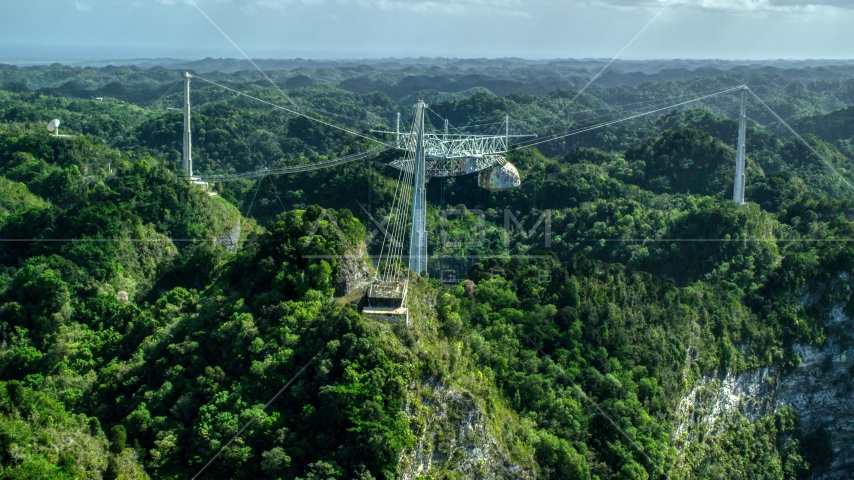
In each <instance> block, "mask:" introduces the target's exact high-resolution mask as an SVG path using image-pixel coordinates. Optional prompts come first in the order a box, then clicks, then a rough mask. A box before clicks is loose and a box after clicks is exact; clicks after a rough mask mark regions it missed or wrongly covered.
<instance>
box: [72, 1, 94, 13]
mask: <svg viewBox="0 0 854 480" xmlns="http://www.w3.org/2000/svg"><path fill="white" fill-rule="evenodd" d="M74 8H76V9H77V10H78V11H80V12H91V11H92V7H90V6H89V5H87V4H85V3H83V2H80V1H76V2H74Z"/></svg>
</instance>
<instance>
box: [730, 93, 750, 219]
mask: <svg viewBox="0 0 854 480" xmlns="http://www.w3.org/2000/svg"><path fill="white" fill-rule="evenodd" d="M747 92H748V88H747V85H744V86H742V87H741V119H740V121H739V124H738V150H737V154H736V160H735V181H734V182H733V189H732V200H733V201H734V202H735V204H736V205H747V202H745V201H744V184H745V155H746V153H747V144H746V143H747V138H746V137H747Z"/></svg>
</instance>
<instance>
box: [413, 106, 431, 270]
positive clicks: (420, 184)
mask: <svg viewBox="0 0 854 480" xmlns="http://www.w3.org/2000/svg"><path fill="white" fill-rule="evenodd" d="M426 106H427V105H425V104H424V102H423V101H419V102H418V105H417V106H416V108H415V138H416V145H415V164H414V167H413V168H414V169H415V172H414V173H415V174H414V178H413V187H412V232H411V235H410V237H409V242H410V243H409V269H410V270H412V271H413V272H415V273H417V274H419V275H420V274H423V273H424V272H426V271H427V195H426V183H427V178H426V165H425V154H424V108H425V107H426Z"/></svg>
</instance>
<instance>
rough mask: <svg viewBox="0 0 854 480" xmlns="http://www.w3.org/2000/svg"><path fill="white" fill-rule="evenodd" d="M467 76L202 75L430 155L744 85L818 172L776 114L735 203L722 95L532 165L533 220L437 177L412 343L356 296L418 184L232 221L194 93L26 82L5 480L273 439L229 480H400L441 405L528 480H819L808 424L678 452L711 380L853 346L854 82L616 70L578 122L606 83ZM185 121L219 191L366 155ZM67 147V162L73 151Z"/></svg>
mask: <svg viewBox="0 0 854 480" xmlns="http://www.w3.org/2000/svg"><path fill="white" fill-rule="evenodd" d="M471 70H472V71H466V70H464V69H462V68H461V67H459V66H454V67H447V66H446V67H442V66H436V65H434V66H422V67H418V68H415V67H408V68H405V69H393V68H374V67H337V68H307V67H299V68H295V69H293V70H279V71H274V72H270V78H271V79H272V80H273V81H274V83H276V85H275V86H273V85H270V84H269V83H268V82H267V81H266V80H265V79H264V78H263V77H261V76H260V75H258V74H256V73H254V72H250V71H239V72H235V73H220V72H211V73H202V74H200V75H201V76H203V77H205V78H210V79H212V80H214V81H217V82H221V83H224V84H227V85H228V86H230V87H232V88H236V89H239V90H241V91H244V92H248V93H251V94H252V95H254V96H257V97H260V98H263V99H265V100H267V101H269V102H271V103H274V104H279V105H283V106H287V107H288V108H291V109H296V110H299V111H301V112H304V113H306V114H307V115H308V116H310V117H313V118H318V119H322V120H323V121H324V122H325V123H326V124H333V125H340V126H344V127H346V128H348V129H355V130H356V131H358V132H359V133H362V134H370V130H371V129H372V128H380V129H388V128H394V121H395V117H396V114H397V112H402V114H403V117H404V124H406V121H407V120H408V121H411V119H412V117H411V108H410V107H411V104H412V103H413V102H414V101H415V100H417V99H418V98H427V99H431V100H430V103H431V105H430V108H431V109H432V113H431V114H430V117H429V118H430V121H431V122H432V126H433V127H435V128H437V129H441V128H442V118H447V119H448V120H449V121H450V124H451V125H452V126H454V127H455V128H458V129H460V130H462V131H472V132H480V133H488V132H497V131H501V130H502V129H503V128H504V123H503V119H504V117H505V116H506V115H509V116H510V117H511V118H512V124H511V128H512V131H513V133H519V134H523V133H537V134H539V135H541V136H547V135H549V134H554V133H560V132H564V131H569V130H573V129H576V128H580V127H584V126H590V125H595V124H598V123H600V122H602V121H608V120H613V119H618V118H624V117H626V116H630V115H633V114H635V113H638V112H643V111H649V110H656V109H661V108H663V107H665V106H667V105H671V104H674V103H679V102H682V101H684V100H687V99H691V98H696V97H697V96H700V95H701V94H702V92H711V91H718V90H722V89H725V88H729V87H732V86H736V85H739V84H741V83H747V84H749V85H750V86H751V88H752V89H753V90H754V92H756V93H757V94H758V95H760V96H761V97H762V98H763V99H764V100H765V101H766V102H768V104H769V105H771V106H772V108H774V109H775V110H776V111H777V112H778V113H780V114H781V115H783V117H784V118H786V119H787V121H788V122H789V123H791V124H792V125H793V126H794V127H795V129H796V130H798V131H800V132H801V133H802V134H803V135H804V138H805V141H807V142H808V143H809V144H810V145H811V146H812V147H813V148H814V149H815V150H816V151H818V152H819V153H820V154H821V155H822V158H823V160H822V159H819V158H817V157H816V156H814V155H812V153H811V152H810V151H809V150H808V149H807V148H806V147H804V145H802V144H801V143H800V142H798V141H797V140H795V139H793V138H792V137H791V136H790V135H789V134H788V132H787V131H786V130H785V129H784V128H783V126H782V125H779V124H778V123H777V122H776V119H775V118H774V117H772V116H771V115H770V114H769V113H768V112H767V111H765V110H762V109H761V107H760V106H759V104H758V103H755V102H753V101H751V103H750V104H749V109H750V110H749V117H750V122H749V128H748V132H747V139H748V142H747V150H748V173H747V175H748V182H747V197H748V200H749V202H750V203H749V205H747V206H736V205H735V204H733V202H732V201H731V200H730V198H731V197H732V179H733V175H734V168H735V150H734V145H735V142H736V137H737V129H738V124H737V120H736V119H735V117H736V115H737V112H738V106H739V103H738V97H737V96H736V95H735V94H730V95H722V96H718V97H714V98H711V99H709V100H704V101H702V102H697V103H690V104H686V105H684V106H682V107H680V108H674V109H663V110H662V111H661V112H659V113H658V114H656V115H652V116H648V117H643V118H640V119H637V120H632V121H629V122H626V123H621V124H615V125H612V126H607V127H604V128H601V129H597V130H593V131H590V132H588V133H584V134H580V135H573V136H568V137H566V138H563V139H561V140H560V141H556V142H551V143H544V144H542V145H539V146H538V147H537V148H527V149H519V150H516V151H514V152H511V153H510V154H509V155H508V160H510V161H511V162H512V163H513V164H514V165H516V166H517V168H518V169H519V171H520V173H521V175H522V178H523V182H522V186H521V187H519V188H517V189H514V190H511V191H507V192H492V191H487V190H483V189H479V188H477V181H476V179H475V178H473V176H468V177H458V178H452V179H446V180H442V179H433V180H432V181H431V182H430V183H429V184H428V200H429V202H430V204H429V211H428V214H429V219H428V228H429V231H430V237H429V242H430V243H429V249H430V253H431V255H434V256H436V257H437V258H446V259H448V260H447V262H448V263H447V265H446V264H443V263H442V262H443V260H440V261H438V262H436V263H437V265H435V266H434V267H433V268H434V270H435V271H433V270H431V273H432V275H431V277H432V278H415V277H413V278H412V281H411V287H410V288H411V294H410V297H411V301H410V302H411V311H412V315H413V325H412V326H411V327H409V328H407V327H406V326H403V325H395V324H387V323H383V322H378V321H376V320H372V319H369V318H365V317H363V316H362V315H361V314H360V313H359V311H358V306H357V304H356V303H353V302H349V301H347V300H346V299H341V298H336V291H337V290H338V287H339V280H338V278H339V273H340V272H341V271H342V270H343V269H344V268H345V266H344V265H343V264H344V262H345V261H346V258H347V255H348V254H350V253H351V252H354V251H360V246H361V245H367V250H368V252H373V253H376V252H377V250H378V248H379V245H380V244H381V242H382V235H381V234H379V233H378V232H377V228H376V227H377V225H376V224H375V221H377V222H378V221H379V220H382V219H383V218H385V217H386V216H387V215H388V214H389V212H390V210H391V203H392V200H393V197H394V192H395V185H396V181H397V175H396V171H395V170H394V169H392V168H391V167H389V166H388V163H389V162H390V161H391V160H393V159H394V158H396V157H395V156H396V152H394V151H387V152H384V153H382V154H380V155H378V156H376V157H374V158H370V159H368V160H364V161H361V162H356V163H349V164H345V165H342V166H339V167H336V168H334V169H329V170H318V171H312V172H307V173H304V174H299V175H293V176H278V177H264V178H261V179H258V180H255V181H249V180H245V181H240V182H231V183H217V184H214V185H213V187H212V188H213V192H215V193H216V195H209V194H208V193H206V192H204V191H202V190H201V189H199V188H197V187H195V186H192V185H189V184H188V183H187V182H186V181H185V180H183V179H182V178H181V174H182V172H180V171H179V170H178V166H177V165H178V163H179V157H180V152H181V133H180V132H181V125H182V122H183V117H182V113H181V112H180V111H178V110H176V108H177V107H179V106H180V104H181V101H182V99H183V94H182V93H181V88H180V84H181V77H180V72H179V71H173V70H167V69H165V68H151V69H141V68H135V67H111V68H104V69H95V68H73V67H63V66H61V65H54V66H51V67H43V68H42V67H39V68H17V67H16V68H2V69H0V85H2V89H0V478H10V479H12V478H14V479H19V478H20V479H25V478H68V479H71V478H108V479H137V478H164V479H171V478H190V477H192V476H193V475H194V474H195V473H196V472H197V471H199V469H200V468H202V466H204V465H205V464H206V463H207V462H208V460H209V459H210V458H211V457H212V456H213V455H215V454H216V453H217V452H219V451H220V450H221V449H222V448H223V447H224V446H225V445H226V442H227V441H228V440H229V439H230V438H231V437H232V436H233V435H234V434H236V433H237V432H238V431H239V430H240V429H241V427H242V426H243V425H244V424H245V423H246V422H247V421H249V420H250V419H254V421H253V422H252V423H251V425H250V426H249V427H248V428H247V429H246V430H245V431H243V432H242V434H241V435H240V437H239V438H238V439H237V440H236V441H234V443H231V444H230V445H228V447H227V448H225V449H224V450H223V451H222V454H221V455H220V456H219V457H218V458H217V460H216V461H215V462H213V463H212V464H211V465H210V467H208V469H207V470H206V472H205V474H204V475H205V476H206V477H208V478H235V479H237V478H277V479H278V478H281V479H296V478H304V479H330V478H342V479H343V478H360V479H371V478H377V479H380V478H397V477H398V476H399V475H400V474H401V472H402V469H403V468H404V467H405V463H406V461H405V459H406V458H409V455H410V454H409V452H412V451H413V449H417V448H419V447H418V446H419V445H420V444H421V443H423V442H422V440H423V433H422V430H423V428H424V425H425V422H426V420H425V419H424V418H423V417H419V416H418V415H414V414H412V412H413V411H415V410H416V409H417V408H416V407H417V406H419V405H420V407H419V408H427V407H424V405H425V403H424V398H423V392H422V390H423V389H424V388H425V385H426V386H432V387H430V388H434V387H436V386H437V385H443V386H444V387H448V388H453V389H456V391H460V392H464V393H465V394H466V395H469V396H471V397H472V398H474V399H475V402H476V404H477V405H478V408H480V409H481V410H482V411H484V412H486V416H487V417H488V418H489V419H490V421H488V422H487V424H488V427H487V429H488V433H489V435H490V436H491V438H495V439H496V442H497V443H498V444H499V446H500V448H501V449H502V451H504V452H506V455H507V458H508V462H512V463H513V464H515V465H517V466H518V467H519V468H520V471H523V472H525V473H524V474H519V477H520V478H523V477H525V476H529V477H536V478H579V479H581V478H595V479H600V480H605V479H617V478H629V479H653V478H655V479H658V478H703V479H705V478H709V479H711V478H724V477H726V478H745V479H747V478H750V479H754V478H765V479H778V478H780V479H782V478H786V479H799V478H809V476H810V475H811V474H815V473H816V472H821V471H822V469H824V468H826V467H827V465H828V464H829V462H830V455H831V454H830V453H829V452H828V450H829V449H827V448H825V449H822V448H818V447H817V446H816V445H821V441H822V440H821V438H820V434H819V433H815V432H812V431H804V430H802V429H801V426H800V423H799V420H798V418H797V414H796V413H795V412H794V411H793V410H792V409H790V408H781V409H779V410H777V411H775V412H767V413H765V414H763V415H760V416H759V417H758V418H752V419H750V418H748V417H747V416H742V417H739V418H736V419H733V420H732V421H731V422H729V423H727V424H726V425H725V426H724V427H723V428H722V430H721V431H719V432H717V433H716V434H715V435H711V434H708V433H707V432H706V433H704V432H698V431H693V430H690V429H689V432H688V435H687V437H686V438H687V440H686V439H684V438H676V437H675V436H674V433H673V432H674V431H675V430H676V429H677V424H680V422H684V420H685V419H684V418H680V416H679V412H678V407H679V403H680V399H681V398H683V397H684V396H685V395H686V393H687V392H688V391H689V390H691V388H692V386H693V385H694V384H695V383H696V382H697V381H698V380H699V379H701V378H703V377H709V376H712V377H715V376H718V377H720V376H725V375H727V374H735V373H739V372H744V371H747V370H749V369H753V368H757V367H770V368H776V369H780V370H781V371H784V372H785V371H789V370H792V369H795V368H797V367H798V365H799V364H800V362H801V361H802V359H801V358H800V356H799V354H798V353H797V350H796V349H794V348H793V347H794V346H795V345H796V344H809V345H821V344H823V343H824V342H825V341H826V339H827V336H828V335H830V334H834V335H837V336H841V338H843V339H847V340H846V341H850V334H849V333H848V332H845V331H843V330H841V329H840V327H839V326H838V325H834V324H831V323H829V322H828V321H827V318H828V317H829V313H830V309H831V308H832V306H833V305H834V304H838V303H839V302H842V304H844V305H845V306H844V312H845V313H846V314H854V309H852V307H851V303H850V302H851V287H850V283H849V282H847V281H838V279H840V278H843V277H845V276H846V275H847V276H848V277H845V278H850V272H851V271H852V268H854V246H852V244H851V243H850V242H848V241H843V240H846V239H850V238H852V236H853V235H854V223H852V220H854V217H852V212H854V201H852V198H854V188H852V186H851V184H852V182H854V147H852V145H854V133H852V132H854V129H852V126H854V116H852V109H854V106H852V105H854V96H852V92H854V71H852V70H851V67H847V66H845V67H822V68H815V69H781V68H771V67H768V68H746V67H744V68H741V67H740V68H734V69H732V70H730V71H720V70H716V69H708V70H704V71H700V70H697V71H696V72H694V73H692V72H689V71H687V70H686V72H688V73H685V72H682V73H678V74H674V73H672V72H671V73H667V72H666V71H664V70H662V71H660V72H657V73H655V72H653V73H644V74H643V75H634V76H633V75H631V74H629V73H625V72H618V73H615V76H614V77H613V78H611V79H610V80H607V81H604V82H602V84H601V85H597V86H596V87H595V88H593V89H592V90H591V91H590V93H589V94H584V95H581V96H579V97H578V98H577V99H576V100H575V101H573V98H574V97H575V96H576V95H575V93H574V91H573V89H574V88H578V87H580V86H581V85H583V83H581V85H580V84H579V82H580V81H581V80H580V79H582V78H587V77H584V74H585V72H586V70H585V67H584V66H583V65H582V66H579V65H575V64H570V65H563V66H560V65H558V66H554V65H552V66H543V65H533V64H525V65H522V66H517V67H516V68H515V70H513V72H515V73H514V75H516V78H515V79H511V78H505V76H502V75H505V74H503V73H500V72H501V69H495V68H488V67H480V68H479V69H478V68H475V67H472V68H471ZM638 78H643V79H644V80H643V81H637V79H638ZM633 79H634V80H633ZM502 82H503V83H502ZM513 82H515V83H513ZM517 84H518V85H517ZM520 85H521V86H520ZM193 89H194V90H193V95H194V96H193V99H194V116H193V129H194V138H193V141H194V157H195V159H196V165H197V171H199V172H203V173H230V172H246V171H251V170H256V169H258V168H262V167H265V166H272V165H295V164H301V163H311V162H317V161H321V160H325V159H330V158H335V157H339V156H343V155H346V154H349V153H353V152H358V151H363V150H366V149H368V148H370V147H372V146H373V145H372V143H371V142H370V141H369V140H366V139H364V138H359V137H356V136H353V135H351V134H349V133H346V132H344V131H342V130H339V129H336V128H333V127H331V126H329V125H325V124H321V123H317V122H313V121H312V120H311V119H308V118H305V117H299V116H295V115H292V114H289V113H287V112H284V111H282V110H277V109H274V108H272V107H270V106H269V105H264V104H257V103H253V102H252V101H251V99H248V98H241V97H238V96H236V95H235V94H233V93H229V92H227V91H223V90H221V89H218V88H217V87H215V86H211V85H207V84H205V83H204V82H202V81H197V80H194V83H193ZM95 97H98V98H102V100H98V99H96V98H95ZM52 118H61V119H62V121H63V126H62V133H66V134H70V135H73V138H72V137H68V138H66V137H56V136H53V135H50V134H48V132H47V131H45V128H44V125H45V124H46V122H47V121H49V120H50V119H52ZM471 125H475V127H471V128H468V126H471ZM404 127H405V125H404ZM377 135H379V134H377ZM825 162H827V163H825ZM831 167H832V169H831ZM449 211H454V212H455V213H453V214H452V215H449V214H448V212H449ZM510 214H512V216H513V218H514V219H515V220H516V221H518V222H519V225H520V226H519V228H516V227H513V228H511V230H510V232H509V233H507V232H506V231H505V225H512V224H510V223H507V222H509V220H508V219H509V217H508V215H510ZM543 219H547V220H543ZM537 225H539V226H537ZM532 227H535V228H533V229H532ZM449 239H450V240H451V241H449ZM833 240H840V241H833ZM456 257H459V258H473V257H474V258H477V259H478V260H477V261H472V262H468V263H465V262H462V263H459V264H455V263H453V259H454V258H456ZM449 265H450V266H449ZM443 268H455V269H457V270H458V271H457V279H456V281H454V282H450V283H447V284H443V283H442V282H441V281H439V280H438V279H437V277H440V271H441V270H442V269H443ZM811 296H815V297H816V298H821V301H818V302H807V301H805V298H807V297H811ZM292 379H293V383H290V384H289V382H290V381H291V380H292ZM286 384H289V387H288V389H286V390H285V391H284V393H282V394H281V396H279V397H278V398H277V399H276V400H275V402H273V403H272V404H271V405H270V407H269V408H268V409H266V410H264V409H262V407H263V406H264V404H265V403H266V402H267V401H268V400H269V399H270V398H271V397H273V396H274V395H275V394H276V393H277V392H279V390H280V389H281V388H282V387H283V386H285V385H286ZM444 387H443V388H444ZM436 388H438V387H436ZM262 410H263V411H262ZM689 423H690V422H689ZM448 428H449V429H452V428H456V427H448ZM446 433H447V432H446ZM451 460H452V459H449V460H448V461H449V462H450V461H451ZM436 468H437V469H438V470H435V471H433V472H432V473H431V475H432V476H430V477H429V478H461V477H460V476H459V473H458V472H454V471H453V469H452V468H450V467H448V469H447V470H442V468H441V467H436ZM484 468H486V467H484ZM202 478H204V477H202Z"/></svg>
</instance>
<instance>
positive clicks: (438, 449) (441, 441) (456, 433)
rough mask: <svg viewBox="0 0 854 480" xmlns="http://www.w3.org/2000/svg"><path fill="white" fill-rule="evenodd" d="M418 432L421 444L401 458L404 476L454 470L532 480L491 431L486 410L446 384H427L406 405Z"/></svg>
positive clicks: (487, 478)
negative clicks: (529, 479) (512, 459)
mask: <svg viewBox="0 0 854 480" xmlns="http://www.w3.org/2000/svg"><path fill="white" fill-rule="evenodd" d="M404 413H405V414H406V415H407V416H409V417H410V418H411V420H412V424H413V425H418V426H419V427H420V428H419V427H416V429H417V430H418V431H416V432H414V433H416V436H417V437H418V439H417V441H416V443H415V446H414V447H412V448H410V449H407V450H405V451H404V452H402V453H401V456H400V461H399V463H400V465H401V474H400V476H399V477H398V478H400V479H401V480H410V479H412V480H414V479H416V478H433V476H434V475H435V474H436V473H438V472H442V471H445V472H454V473H455V474H456V475H458V476H459V477H454V478H467V479H468V478H471V479H475V478H476V479H485V480H491V479H528V478H533V475H532V474H531V473H530V472H528V471H526V470H525V469H523V468H522V467H520V466H519V465H516V464H515V463H513V461H511V460H510V458H509V455H508V454H507V452H506V451H505V450H504V449H503V447H502V446H501V445H500V444H499V443H498V442H497V441H496V440H495V439H494V438H493V436H492V435H491V434H490V432H489V429H488V427H487V423H486V414H485V413H484V412H483V410H481V409H480V408H479V407H478V406H477V404H476V403H475V401H474V399H473V398H472V397H471V396H469V395H467V394H465V393H462V392H460V391H458V390H456V389H454V388H451V387H447V386H445V385H444V384H443V383H442V382H427V383H424V384H423V385H421V388H420V393H419V394H414V395H413V396H412V398H411V399H410V401H409V402H407V404H406V406H405V407H404Z"/></svg>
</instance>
